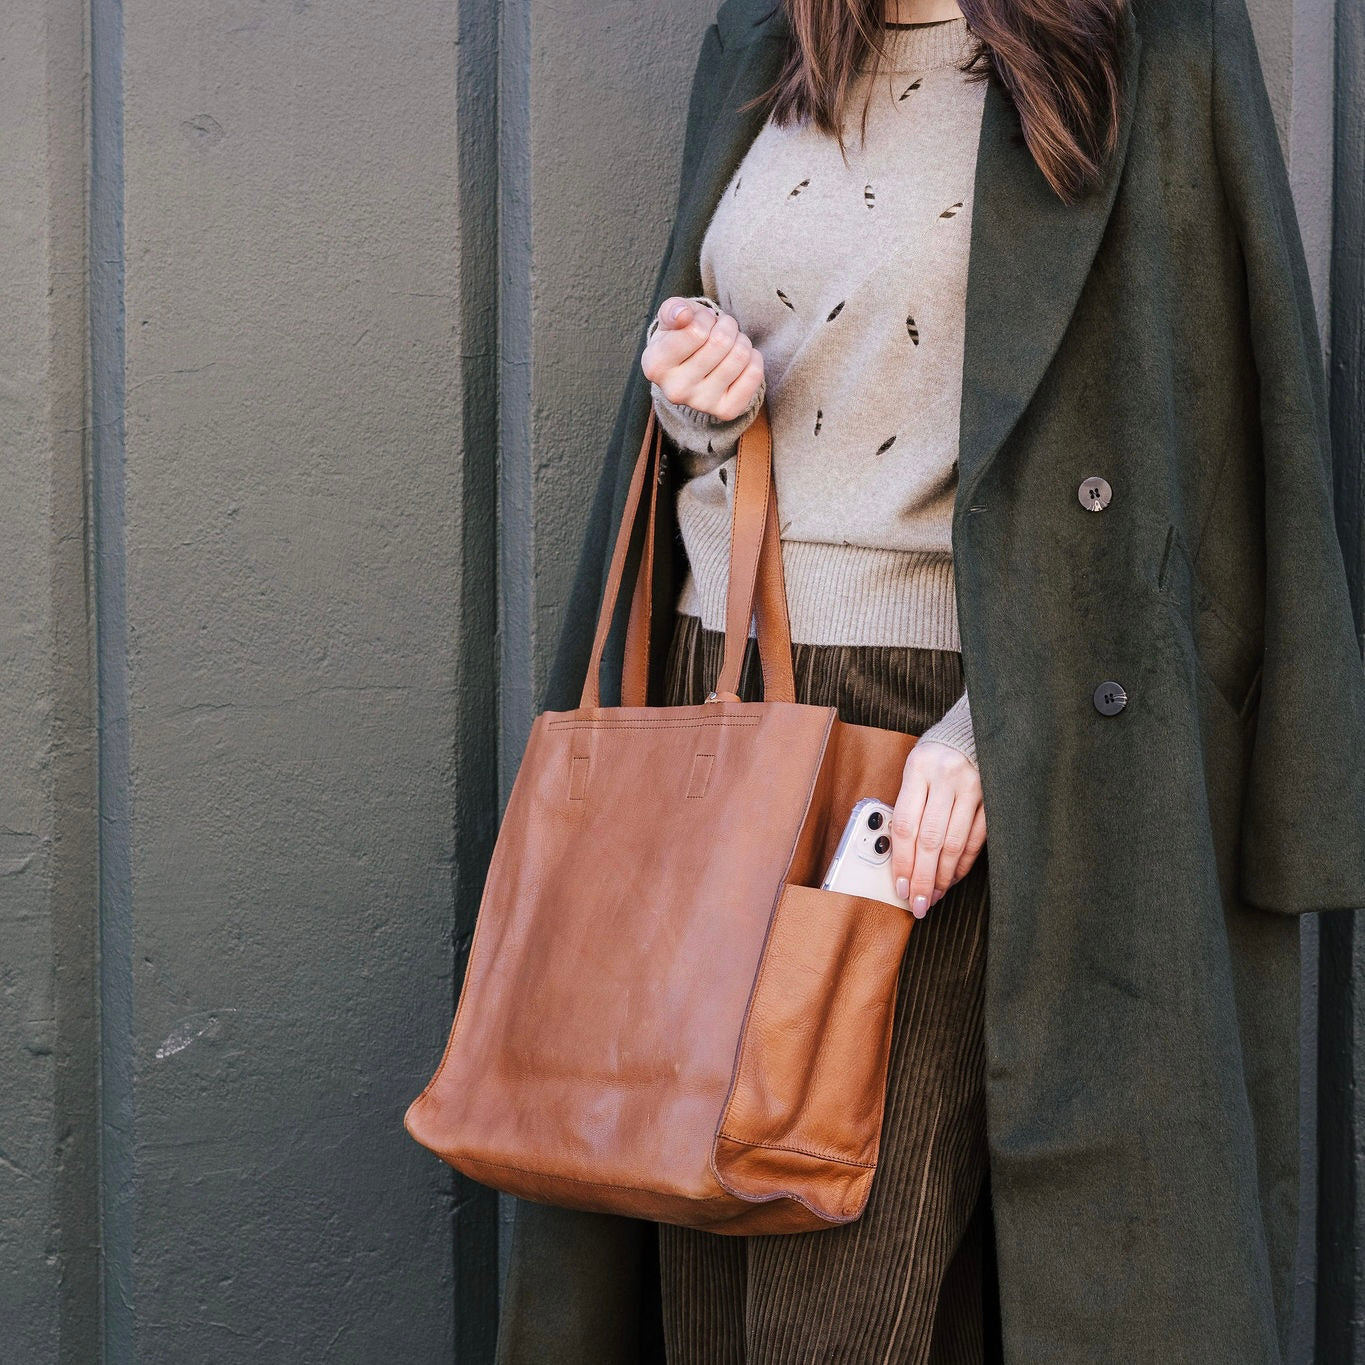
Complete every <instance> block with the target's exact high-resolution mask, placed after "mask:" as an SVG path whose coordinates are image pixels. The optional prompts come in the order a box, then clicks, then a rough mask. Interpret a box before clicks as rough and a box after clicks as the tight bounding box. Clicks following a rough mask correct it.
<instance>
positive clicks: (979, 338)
mask: <svg viewBox="0 0 1365 1365" xmlns="http://www.w3.org/2000/svg"><path fill="white" fill-rule="evenodd" d="M1122 13H1123V16H1124V17H1123V23H1124V28H1125V35H1124V36H1125V39H1126V44H1127V48H1126V52H1125V54H1124V60H1125V70H1126V79H1125V82H1124V93H1123V103H1122V106H1121V109H1120V116H1119V136H1118V146H1117V149H1116V153H1115V156H1114V158H1113V161H1112V162H1111V164H1110V167H1109V171H1108V174H1107V176H1106V178H1105V180H1104V181H1103V183H1101V184H1100V185H1098V186H1096V188H1095V189H1093V190H1091V191H1090V192H1089V193H1088V194H1086V195H1085V196H1084V197H1083V198H1081V199H1078V200H1077V201H1076V202H1075V203H1072V204H1063V203H1062V201H1061V200H1060V199H1058V198H1057V196H1056V195H1055V194H1054V193H1053V191H1052V189H1051V188H1050V187H1049V186H1048V184H1047V181H1045V180H1044V179H1043V175H1042V172H1041V171H1039V169H1038V167H1037V164H1036V163H1035V162H1034V160H1033V157H1032V155H1031V154H1030V152H1029V150H1028V147H1027V145H1026V144H1025V142H1024V140H1023V136H1022V134H1021V133H1020V132H1019V121H1018V118H1017V117H1016V115H1015V113H1014V108H1013V105H1012V103H1011V102H1010V100H1009V98H1008V96H1007V95H1006V94H1005V92H1004V90H1003V89H1002V88H1001V86H1000V85H999V84H998V83H997V82H995V81H992V82H991V83H990V85H989V87H988V88H987V91H986V100H985V105H984V108H983V110H982V115H981V142H980V148H979V151H978V154H977V166H976V188H975V191H974V194H975V202H974V203H973V206H972V242H971V258H970V261H969V263H968V273H967V326H966V344H965V353H964V358H963V372H962V415H961V421H962V427H961V438H960V444H959V451H958V495H957V507H958V508H964V507H966V506H967V505H968V503H969V500H970V499H971V497H972V495H973V493H974V491H975V489H976V486H977V484H978V483H979V482H980V480H981V477H982V475H983V474H984V473H985V472H986V470H987V469H988V468H989V467H990V464H991V462H992V461H993V460H994V458H995V456H996V454H997V453H998V452H999V450H1000V447H1001V445H1002V444H1003V443H1004V441H1005V438H1006V437H1007V436H1008V435H1009V434H1010V431H1011V430H1012V429H1013V427H1014V424H1015V422H1017V421H1018V419H1019V416H1020V414H1021V413H1022V412H1023V411H1024V409H1025V408H1026V407H1027V406H1028V403H1029V400H1030V399H1031V398H1032V397H1033V394H1034V391H1035V390H1036V389H1037V387H1038V385H1039V383H1040V382H1041V380H1042V378H1043V375H1044V373H1045V372H1046V370H1047V367H1048V365H1049V363H1050V362H1051V360H1052V356H1053V354H1054V353H1055V351H1056V350H1057V346H1058V344H1059V343H1060V342H1061V339H1062V334H1063V333H1064V332H1065V331H1066V327H1067V324H1068V322H1069V321H1070V320H1071V315H1072V313H1073V312H1074V311H1075V308H1076V302H1077V300H1078V299H1079V298H1080V293H1081V289H1082V288H1083V286H1084V285H1085V281H1086V278H1087V276H1088V275H1089V273H1090V267H1091V263H1092V262H1093V261H1094V259H1095V253H1096V251H1097V250H1098V248H1099V244H1100V238H1101V237H1102V236H1103V235H1104V229H1105V225H1106V224H1107V223H1108V221H1109V214H1110V210H1111V209H1112V208H1113V205H1114V197H1115V193H1116V191H1117V188H1118V183H1119V180H1120V178H1121V176H1122V174H1123V164H1124V160H1125V158H1126V156H1127V151H1128V139H1129V132H1130V130H1131V128H1132V123H1133V106H1134V91H1135V90H1136V88H1137V62H1138V54H1139V52H1140V49H1141V42H1140V39H1139V37H1138V30H1137V25H1136V23H1135V21H1134V19H1133V12H1132V6H1131V5H1125V6H1124V7H1123V11H1122Z"/></svg>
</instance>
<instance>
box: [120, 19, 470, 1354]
mask: <svg viewBox="0 0 1365 1365" xmlns="http://www.w3.org/2000/svg"><path fill="white" fill-rule="evenodd" d="M456 22H457V13H456V6H455V4H454V3H453V0H388V3H381V4H376V3H374V0H332V2H330V3H326V4H322V3H312V0H290V2H289V3H270V4H266V3H262V0H225V2H224V3H219V2H218V0H187V2H186V3H183V4H178V5H176V6H173V7H168V6H166V5H164V4H159V3H153V2H152V0H128V3H126V4H125V6H124V67H123V93H124V107H123V118H124V148H125V163H124V173H125V185H124V203H125V213H126V220H125V242H126V279H127V284H126V327H127V350H126V371H125V391H126V488H125V517H126V521H125V526H124V541H125V546H126V569H127V601H126V606H127V632H126V638H127V651H128V700H129V721H130V736H131V793H130V795H131V810H132V819H131V836H130V837H131V846H130V848H129V850H128V852H129V867H130V877H131V885H130V893H131V905H132V925H131V928H132V941H131V945H130V968H131V973H132V990H133V994H132V1001H133V1011H132V1018H131V1036H130V1037H129V1038H127V1039H126V1040H125V1046H126V1047H127V1048H128V1051H129V1057H130V1060H131V1076H132V1087H133V1122H134V1141H133V1154H132V1176H133V1182H134V1197H133V1230H134V1240H133V1251H132V1256H133V1259H132V1264H131V1267H130V1272H131V1273H130V1282H131V1296H132V1310H133V1315H134V1320H135V1331H136V1339H135V1351H136V1357H137V1359H138V1360H140V1361H143V1362H154V1361H166V1362H183V1361H190V1360H217V1361H228V1360H243V1361H245V1360H256V1359H263V1360H285V1359H299V1360H310V1361H311V1360H318V1361H321V1360H355V1361H371V1360H373V1361H378V1360H388V1359H392V1360H404V1361H441V1360H445V1359H449V1358H450V1356H451V1354H452V1351H453V1305H454V1287H453V1277H452V1257H451V1217H452V1207H453V1206H452V1201H451V1199H450V1191H451V1189H452V1183H451V1179H450V1172H449V1170H448V1169H447V1168H446V1167H444V1166H443V1165H442V1164H441V1163H439V1162H437V1161H436V1160H435V1159H434V1158H432V1157H431V1156H430V1155H429V1154H428V1153H426V1152H424V1151H423V1150H422V1149H420V1148H419V1147H418V1146H417V1145H416V1144H415V1143H413V1142H412V1141H411V1139H410V1138H408V1137H407V1135H406V1134H405V1133H404V1132H403V1130H402V1128H401V1118H402V1113H403V1109H404V1107H405V1105H406V1103H407V1102H408V1101H409V1100H410V1099H411V1098H412V1097H413V1095H414V1094H415V1093H416V1092H417V1090H418V1089H420V1087H421V1086H422V1084H424V1083H425V1081H426V1080H427V1078H428V1076H429V1074H430V1071H431V1069H432V1068H433V1066H434V1064H435V1061H436V1059H437V1057H438V1056H439V1051H438V1050H434V1049H438V1048H439V1042H440V1040H441V1039H443V1037H444V1033H445V1030H446V1028H447V1027H448V1024H449V1016H450V1004H451V997H452V980H451V969H452V951H451V941H450V940H451V923H452V866H453V859H454V848H453V841H454V833H455V831H454V823H455V822H454V801H455V790H454V772H455V764H456V759H455V754H454V735H455V730H456V719H457V717H456V707H457V695H456V682H455V679H456V673H457V667H458V664H459V659H458V657H457V655H458V643H459V627H460V622H459V620H458V619H457V603H458V600H459V595H460V592H461V588H462V583H461V575H460V543H461V536H462V534H463V525H462V508H461V502H460V478H459V455H460V452H459V449H458V446H459V434H460V410H459V395H460V390H461V381H462V370H461V364H462V350H463V347H464V344H465V341H464V338H463V337H462V335H461V328H460V317H459V314H458V312H457V307H456V298H457V291H458V284H459V282H458V279H457V263H458V253H459V241H458V238H457V224H458V221H459V205H458V202H457V183H456V174H455V173H456V134H457V129H458V126H459V124H458V108H457V94H456V85H455V69H456V61H455V57H456V52H455V39H456ZM474 704H477V701H476V702H475V703H474Z"/></svg>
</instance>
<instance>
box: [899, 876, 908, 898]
mask: <svg viewBox="0 0 1365 1365" xmlns="http://www.w3.org/2000/svg"><path fill="white" fill-rule="evenodd" d="M896 895H898V896H899V897H900V898H901V900H903V901H908V900H909V899H910V878H909V877H897V878H896Z"/></svg>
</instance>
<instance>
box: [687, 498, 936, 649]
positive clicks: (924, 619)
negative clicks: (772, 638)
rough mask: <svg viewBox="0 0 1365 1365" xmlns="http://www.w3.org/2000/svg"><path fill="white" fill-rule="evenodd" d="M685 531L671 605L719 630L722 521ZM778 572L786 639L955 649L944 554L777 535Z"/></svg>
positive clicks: (724, 580) (724, 574)
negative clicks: (677, 589)
mask: <svg viewBox="0 0 1365 1365" xmlns="http://www.w3.org/2000/svg"><path fill="white" fill-rule="evenodd" d="M686 531H687V535H686V542H687V554H688V562H689V565H690V568H689V571H688V574H687V577H686V579H685V580H684V582H683V587H682V592H681V594H680V595H679V599H678V603H677V609H678V610H679V611H680V612H683V613H684V614H686V615H689V616H699V617H700V618H701V621H702V625H703V626H705V627H706V629H708V630H724V629H725V594H726V590H727V588H728V586H729V551H730V541H729V526H728V524H726V523H723V522H721V521H719V520H717V521H715V522H714V523H709V524H703V525H695V524H694V525H692V526H688V527H687V528H686ZM782 571H783V574H784V576H785V578H786V586H787V615H788V619H789V621H790V623H791V637H792V643H793V644H810V645H890V646H901V647H915V648H919V649H951V650H957V651H959V652H960V651H961V649H962V643H961V640H960V639H959V637H958V629H957V591H956V585H955V580H954V575H953V560H952V556H951V554H943V553H940V552H938V551H934V550H887V549H871V548H868V547H865V546H859V545H831V544H825V543H822V542H819V541H804V540H784V541H783V542H782ZM750 633H751V634H752V633H753V632H752V630H751V631H750Z"/></svg>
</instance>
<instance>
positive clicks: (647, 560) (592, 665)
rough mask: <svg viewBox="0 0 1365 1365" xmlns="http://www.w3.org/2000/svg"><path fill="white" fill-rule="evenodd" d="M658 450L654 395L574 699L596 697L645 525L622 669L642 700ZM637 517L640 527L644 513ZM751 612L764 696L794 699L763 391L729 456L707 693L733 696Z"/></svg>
mask: <svg viewBox="0 0 1365 1365" xmlns="http://www.w3.org/2000/svg"><path fill="white" fill-rule="evenodd" d="M662 454H663V430H662V428H661V427H660V426H659V422H658V417H657V415H656V414H655V412H654V408H653V404H652V403H651V405H650V409H649V417H648V420H647V421H646V423H645V434H644V439H643V440H642V441H641V443H640V453H639V455H638V456H637V457H636V461H635V468H634V471H633V472H632V474H631V481H630V488H629V490H628V491H627V494H626V504H625V508H624V510H623V512H622V516H621V526H620V529H619V530H618V532H617V536H616V545H615V547H614V550H613V552H612V559H611V567H610V570H609V572H608V574H607V584H606V588H605V591H604V592H603V597H602V605H601V609H600V610H599V612H598V617H597V630H596V634H595V635H594V637H593V646H592V653H591V656H590V657H589V660H588V672H587V677H586V678H585V679H584V682H583V694H582V699H581V703H580V704H581V705H582V706H583V707H585V708H591V707H597V706H599V705H600V704H601V670H602V655H603V652H604V651H605V648H606V642H607V635H608V633H609V632H610V629H611V622H612V618H613V617H614V615H615V613H616V609H617V604H618V603H619V601H620V596H621V588H622V582H623V579H624V577H625V567H626V561H627V559H628V557H629V553H630V546H631V544H632V542H633V541H634V539H635V537H636V535H637V534H638V533H639V532H640V531H641V530H643V534H644V544H643V546H642V549H641V553H640V557H639V562H638V567H637V570H636V575H635V582H634V584H633V585H632V593H631V604H630V617H629V620H628V625H627V631H626V650H625V657H624V660H623V667H622V677H621V697H622V704H623V705H626V706H643V705H644V704H645V684H646V681H647V676H648V665H649V630H650V627H649V622H650V608H651V605H652V602H651V595H652V585H653V566H654V531H655V524H656V509H657V502H658V497H659V487H660V467H661V457H662ZM642 519H643V521H644V525H643V528H642V527H641V524H640V523H641V521H642ZM755 612H756V613H757V618H758V649H759V658H760V661H761V662H762V665H763V695H764V699H765V700H766V701H795V699H796V684H795V679H794V677H793V673H792V653H791V629H790V625H789V622H788V618H787V594H786V584H785V581H784V578H783V573H782V546H781V537H780V534H779V529H778V519H777V489H776V486H775V483H774V481H773V475H772V428H771V425H770V423H769V419H768V404H767V400H766V398H765V399H764V402H763V404H762V405H761V406H760V408H759V410H758V414H757V415H756V416H755V418H754V420H753V422H751V423H750V425H749V426H748V427H747V428H746V429H745V431H744V433H743V435H742V436H741V437H740V439H739V451H738V455H737V458H736V460H735V488H734V499H733V513H732V516H731V522H730V575H729V585H728V588H727V592H726V611H725V657H724V660H723V662H722V664H721V670H720V676H719V678H718V679H717V681H716V686H715V690H714V691H713V693H712V696H713V697H715V698H716V699H717V700H721V699H729V700H738V686H739V675H740V669H741V667H742V665H743V662H744V649H745V646H746V644H747V643H748V638H749V622H750V621H751V620H752V619H753V618H754V615H755Z"/></svg>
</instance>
